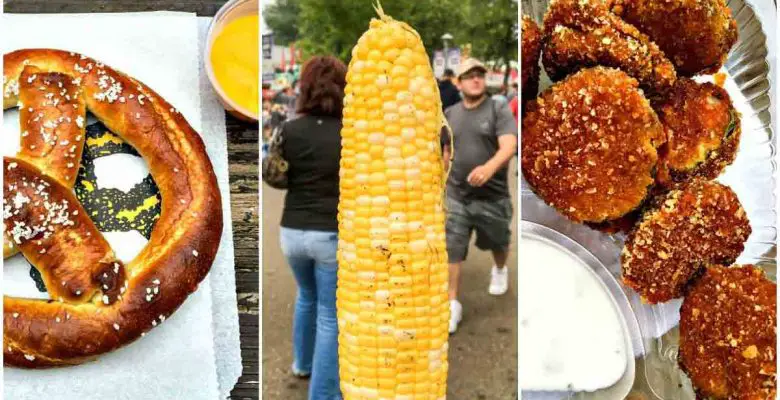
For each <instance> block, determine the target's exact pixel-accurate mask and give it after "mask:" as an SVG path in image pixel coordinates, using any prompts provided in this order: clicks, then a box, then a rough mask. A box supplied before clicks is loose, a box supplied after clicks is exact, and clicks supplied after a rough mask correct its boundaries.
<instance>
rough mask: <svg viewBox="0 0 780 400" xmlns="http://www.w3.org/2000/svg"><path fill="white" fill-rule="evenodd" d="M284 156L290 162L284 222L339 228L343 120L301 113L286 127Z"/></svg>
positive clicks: (301, 226)
mask: <svg viewBox="0 0 780 400" xmlns="http://www.w3.org/2000/svg"><path fill="white" fill-rule="evenodd" d="M282 138H283V140H284V142H283V144H282V155H283V156H284V158H285V159H286V160H287V162H288V163H289V164H290V167H289V169H288V170H287V180H288V189H287V195H286V196H285V198H284V213H282V223H281V225H282V226H283V227H285V228H292V229H303V230H319V231H337V230H338V223H337V222H336V214H337V209H338V203H339V160H340V159H341V120H340V119H339V118H333V117H315V116H301V117H300V118H297V119H294V120H291V121H288V122H286V123H285V124H284V125H283V127H282Z"/></svg>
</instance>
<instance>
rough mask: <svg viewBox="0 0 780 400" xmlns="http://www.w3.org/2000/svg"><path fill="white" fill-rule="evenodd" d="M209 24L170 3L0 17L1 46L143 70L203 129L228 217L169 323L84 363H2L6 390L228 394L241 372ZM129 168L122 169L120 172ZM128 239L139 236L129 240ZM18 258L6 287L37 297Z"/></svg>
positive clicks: (116, 241)
mask: <svg viewBox="0 0 780 400" xmlns="http://www.w3.org/2000/svg"><path fill="white" fill-rule="evenodd" d="M207 24H208V21H204V20H203V19H202V18H201V19H199V18H196V17H195V15H194V14H187V13H168V12H157V13H131V14H89V15H85V14H69V15H51V14H49V15H4V16H3V17H2V24H0V27H2V28H1V31H0V32H1V33H0V37H1V39H0V40H2V50H3V52H4V53H5V52H8V51H11V50H14V49H19V48H30V47H49V48H58V49H63V50H70V51H76V52H79V53H82V54H85V55H88V56H90V57H93V58H96V59H98V60H100V61H102V62H104V63H106V64H107V65H110V66H112V67H114V68H115V69H118V70H120V71H122V72H125V73H127V74H129V75H130V76H132V77H134V78H136V79H139V80H140V81H142V82H144V83H145V84H147V85H148V86H150V87H151V88H152V89H154V90H155V91H156V92H157V93H159V94H160V95H161V96H163V97H164V98H166V100H168V101H169V102H170V103H171V104H172V105H174V106H175V107H176V108H177V109H178V110H179V111H180V112H181V113H182V114H183V115H184V116H185V117H186V118H187V121H188V122H189V123H190V124H191V125H192V127H193V128H194V129H195V130H196V131H197V132H199V133H200V134H201V136H202V137H203V140H204V142H205V144H206V149H207V151H208V153H209V156H210V158H211V162H212V163H213V165H214V170H215V173H216V175H217V179H218V182H219V186H220V192H221V194H222V206H223V221H224V230H223V235H222V242H221V245H220V249H219V251H218V253H217V257H216V259H215V262H214V265H213V266H212V269H211V272H210V274H209V276H208V277H207V278H206V279H205V280H204V281H203V283H202V284H201V285H200V287H199V289H198V290H197V291H196V292H195V293H194V294H193V295H192V296H190V298H189V299H187V301H186V302H185V303H184V304H183V305H182V307H181V308H180V309H179V310H178V311H177V312H175V313H174V314H173V315H172V316H171V317H170V318H168V319H166V320H165V323H163V324H161V325H160V326H159V327H158V328H156V329H154V330H153V331H151V332H150V333H149V334H147V335H146V337H144V338H142V339H141V340H138V341H137V342H135V343H133V344H131V345H129V346H126V347H124V348H122V349H120V350H118V351H115V352H113V353H110V354H108V355H105V356H103V357H101V358H99V359H98V360H97V361H95V362H92V363H89V364H85V365H81V366H76V367H68V368H62V369H54V370H41V371H27V370H19V369H13V368H5V369H4V397H5V398H12V399H37V398H39V397H44V396H45V397H46V398H56V399H66V400H67V399H85V398H114V399H131V398H132V399H139V398H140V399H151V398H163V399H215V398H225V397H227V395H228V394H229V392H230V390H231V389H232V387H233V385H235V382H236V381H237V379H238V377H239V376H240V374H241V357H240V348H239V330H238V318H237V309H236V295H235V275H234V274H235V272H234V261H233V235H232V225H231V219H230V215H231V213H230V192H229V184H228V183H229V182H228V163H227V138H226V132H225V121H224V112H223V111H222V108H221V107H220V106H219V103H218V102H217V100H216V98H215V97H214V94H213V92H212V91H211V87H210V86H209V84H208V79H207V77H206V75H205V73H204V72H203V71H202V54H203V51H202V43H203V41H204V40H203V39H204V38H205V34H204V33H205V29H204V26H207ZM6 117H8V118H9V119H12V118H16V115H15V114H13V113H11V114H6ZM14 123H15V124H16V125H17V126H18V122H16V121H4V129H3V137H2V139H3V140H2V143H3V153H4V154H7V153H9V152H10V153H11V154H13V147H14V145H13V143H14V142H18V138H16V137H14V136H15V135H18V130H14V129H13V124H14ZM9 126H11V129H8V127H9ZM115 161H116V160H114V161H112V163H114V162H115ZM112 163H107V164H112ZM113 169H114V170H116V171H117V175H115V176H113V177H112V176H109V177H107V178H106V179H104V180H103V182H105V184H106V185H121V183H122V182H121V181H122V180H123V179H125V180H133V179H137V175H138V168H137V166H136V167H135V168H131V166H130V165H128V168H127V169H124V168H123V169H118V168H113ZM125 170H126V171H128V173H127V174H123V173H122V171H125ZM130 171H133V173H129V172H130ZM141 174H143V173H142V172H141ZM106 237H107V239H108V240H109V241H110V242H111V244H112V247H113V248H114V249H118V248H122V249H123V250H126V251H117V253H118V254H119V255H120V257H123V254H124V257H123V258H125V257H129V258H132V257H133V256H134V255H135V253H137V251H138V250H139V249H138V248H137V247H138V245H142V244H143V241H141V242H140V243H138V241H133V240H128V238H127V236H126V235H122V234H117V233H107V234H106ZM132 242H135V243H136V245H135V246H130V245H129V243H132ZM128 247H132V248H133V249H132V251H131V250H128ZM24 263H25V262H24V260H23V258H22V257H21V256H17V257H15V258H14V259H11V260H8V262H6V265H5V266H4V268H5V269H4V272H6V274H5V275H6V276H4V279H3V286H4V291H5V292H6V293H14V294H15V295H23V294H30V295H31V296H29V297H40V295H36V293H35V290H33V289H34V287H33V288H30V287H24V286H23V284H22V282H24V283H26V284H27V285H29V279H25V278H26V277H25V276H24V273H21V274H20V273H19V271H26V269H24ZM14 264H16V265H14ZM15 284H16V285H15Z"/></svg>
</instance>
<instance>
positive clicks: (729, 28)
mask: <svg viewBox="0 0 780 400" xmlns="http://www.w3.org/2000/svg"><path fill="white" fill-rule="evenodd" d="M612 10H613V11H615V13H617V14H619V15H621V16H622V18H623V19H624V20H625V21H626V22H628V23H630V24H632V25H634V26H636V27H637V28H638V29H639V30H640V31H642V32H643V33H645V34H646V35H648V36H649V37H650V39H651V40H652V41H653V42H655V43H656V44H658V47H660V48H661V50H662V51H663V52H664V53H665V54H666V56H667V57H669V59H670V60H671V61H672V63H674V65H675V67H676V68H677V73H678V74H679V75H681V76H693V75H697V74H712V73H715V72H717V71H718V70H719V69H720V68H721V67H722V66H723V62H724V61H725V60H726V56H727V55H728V52H729V50H731V47H732V46H734V43H736V42H737V38H738V31H737V22H736V21H735V20H734V18H733V17H732V15H731V10H729V8H728V6H727V5H726V2H725V1H724V0H696V1H692V0H665V1H657V0H616V1H615V4H614V5H613V6H612Z"/></svg>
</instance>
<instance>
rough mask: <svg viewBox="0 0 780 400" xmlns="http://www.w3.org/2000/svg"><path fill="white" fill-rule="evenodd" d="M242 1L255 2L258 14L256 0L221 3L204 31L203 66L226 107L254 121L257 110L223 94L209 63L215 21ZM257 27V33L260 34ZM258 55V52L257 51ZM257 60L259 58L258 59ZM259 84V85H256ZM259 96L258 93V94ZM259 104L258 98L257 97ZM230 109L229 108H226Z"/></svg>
mask: <svg viewBox="0 0 780 400" xmlns="http://www.w3.org/2000/svg"><path fill="white" fill-rule="evenodd" d="M244 3H256V4H257V7H255V11H256V12H257V14H258V15H259V13H260V10H259V7H260V2H259V1H258V0H230V1H228V2H227V3H225V4H223V5H222V7H220V9H219V10H218V11H217V13H216V14H214V17H212V18H211V21H210V22H209V29H208V32H207V33H206V43H205V45H204V49H203V51H204V55H203V63H204V68H205V70H206V75H207V76H208V79H209V82H210V83H211V87H212V88H213V89H214V91H215V92H217V95H218V97H219V98H220V99H221V100H222V101H223V102H225V103H227V105H228V107H230V108H232V110H233V111H235V112H238V113H239V114H242V115H244V116H245V117H248V118H251V119H253V120H254V121H259V119H260V114H259V110H258V113H253V112H251V111H249V110H248V109H246V108H245V107H243V106H241V105H239V104H237V103H236V102H235V101H234V100H233V99H231V98H230V97H229V96H227V95H226V94H225V91H224V90H223V89H222V86H221V85H220V84H219V82H218V81H217V78H216V76H215V75H214V68H213V66H212V65H211V48H212V44H213V42H214V39H215V38H214V34H215V30H216V25H217V22H219V21H221V20H222V18H224V17H225V15H227V14H228V13H229V12H230V11H232V10H233V9H234V8H236V7H238V6H239V5H242V4H244ZM259 29H260V28H259V27H258V32H257V33H258V35H259V34H260V31H259ZM258 57H259V53H258ZM258 62H259V60H258ZM257 81H258V82H260V77H259V76H258V77H257ZM258 86H259V85H258ZM258 96H260V94H258ZM258 104H259V99H258ZM227 111H231V110H227Z"/></svg>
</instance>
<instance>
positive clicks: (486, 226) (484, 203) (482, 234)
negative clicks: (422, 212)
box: [445, 196, 513, 264]
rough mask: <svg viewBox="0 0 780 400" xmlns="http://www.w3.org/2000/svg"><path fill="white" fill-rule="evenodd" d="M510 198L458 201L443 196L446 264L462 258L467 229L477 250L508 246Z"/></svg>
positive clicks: (507, 247)
mask: <svg viewBox="0 0 780 400" xmlns="http://www.w3.org/2000/svg"><path fill="white" fill-rule="evenodd" d="M512 212H513V210H512V199H511V198H505V199H500V200H495V201H490V200H467V201H461V200H457V199H454V198H453V197H451V196H447V223H446V228H445V230H446V236H447V255H448V260H449V261H448V262H449V263H450V264H453V263H459V262H462V261H464V260H465V259H466V256H467V255H468V250H469V242H470V241H471V232H472V231H477V241H476V245H477V248H479V249H480V250H496V251H507V250H509V241H510V240H511V237H512V230H511V229H510V224H511V223H512Z"/></svg>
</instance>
